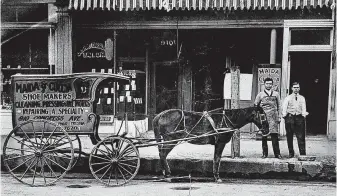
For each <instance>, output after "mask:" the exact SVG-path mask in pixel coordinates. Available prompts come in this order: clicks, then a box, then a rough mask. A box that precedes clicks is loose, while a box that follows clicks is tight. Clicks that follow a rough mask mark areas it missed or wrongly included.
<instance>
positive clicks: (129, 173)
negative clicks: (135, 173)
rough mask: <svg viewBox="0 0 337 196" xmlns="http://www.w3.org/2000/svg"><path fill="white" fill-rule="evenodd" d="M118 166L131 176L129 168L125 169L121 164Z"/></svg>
mask: <svg viewBox="0 0 337 196" xmlns="http://www.w3.org/2000/svg"><path fill="white" fill-rule="evenodd" d="M119 167H121V168H122V169H123V170H125V171H126V172H128V173H129V174H130V175H131V176H132V173H131V172H130V171H129V170H127V169H125V168H124V167H123V166H121V165H119Z"/></svg>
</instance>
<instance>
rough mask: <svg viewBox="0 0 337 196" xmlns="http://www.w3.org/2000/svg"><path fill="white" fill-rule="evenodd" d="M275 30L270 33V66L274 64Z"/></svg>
mask: <svg viewBox="0 0 337 196" xmlns="http://www.w3.org/2000/svg"><path fill="white" fill-rule="evenodd" d="M276 37H277V36H276V29H272V30H271V33H270V62H269V63H270V64H275V63H276Z"/></svg>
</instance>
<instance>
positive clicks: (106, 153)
mask: <svg viewBox="0 0 337 196" xmlns="http://www.w3.org/2000/svg"><path fill="white" fill-rule="evenodd" d="M97 150H98V151H100V152H102V153H103V154H105V155H106V156H107V157H109V158H111V157H110V156H109V154H108V152H105V151H104V150H102V149H99V148H97Z"/></svg>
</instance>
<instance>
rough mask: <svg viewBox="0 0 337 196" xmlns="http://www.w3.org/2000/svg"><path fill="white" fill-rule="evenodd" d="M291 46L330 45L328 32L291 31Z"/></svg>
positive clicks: (312, 30)
mask: <svg viewBox="0 0 337 196" xmlns="http://www.w3.org/2000/svg"><path fill="white" fill-rule="evenodd" d="M291 45H330V30H327V29H324V30H318V29H310V30H308V29H306V30H291Z"/></svg>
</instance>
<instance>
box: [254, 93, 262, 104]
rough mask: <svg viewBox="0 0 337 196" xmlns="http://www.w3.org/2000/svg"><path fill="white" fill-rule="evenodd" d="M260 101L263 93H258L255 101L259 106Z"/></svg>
mask: <svg viewBox="0 0 337 196" xmlns="http://www.w3.org/2000/svg"><path fill="white" fill-rule="evenodd" d="M260 101H261V93H259V94H257V96H256V98H255V101H254V105H256V106H258V105H259V104H260Z"/></svg>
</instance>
